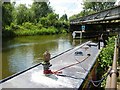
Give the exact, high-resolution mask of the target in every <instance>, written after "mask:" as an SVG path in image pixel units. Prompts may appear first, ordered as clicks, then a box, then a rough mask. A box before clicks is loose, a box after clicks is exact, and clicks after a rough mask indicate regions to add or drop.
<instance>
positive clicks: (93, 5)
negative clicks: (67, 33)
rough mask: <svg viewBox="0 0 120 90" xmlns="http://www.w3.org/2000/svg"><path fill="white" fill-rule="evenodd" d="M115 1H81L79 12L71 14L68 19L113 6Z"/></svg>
mask: <svg viewBox="0 0 120 90" xmlns="http://www.w3.org/2000/svg"><path fill="white" fill-rule="evenodd" d="M114 4H115V2H86V0H84V2H83V11H81V12H80V13H78V14H76V15H73V16H71V17H70V19H75V18H79V17H83V16H86V15H89V14H93V13H96V12H99V11H102V10H105V9H108V8H111V7H114Z"/></svg>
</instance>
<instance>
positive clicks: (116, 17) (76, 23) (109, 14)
mask: <svg viewBox="0 0 120 90" xmlns="http://www.w3.org/2000/svg"><path fill="white" fill-rule="evenodd" d="M82 25H86V26H87V29H88V27H91V26H92V25H93V27H94V26H95V25H101V27H102V28H103V30H106V29H107V28H116V27H120V6H115V7H113V8H110V9H107V10H103V11H100V12H97V13H94V14H90V15H87V16H84V17H80V18H76V19H72V20H70V30H71V31H76V30H81V28H80V27H81V26H82ZM89 29H95V28H89Z"/></svg>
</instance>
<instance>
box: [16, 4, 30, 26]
mask: <svg viewBox="0 0 120 90" xmlns="http://www.w3.org/2000/svg"><path fill="white" fill-rule="evenodd" d="M29 14H30V13H29V10H28V8H27V7H26V6H25V4H20V5H19V6H18V7H17V9H16V23H17V24H22V23H24V22H27V21H29Z"/></svg>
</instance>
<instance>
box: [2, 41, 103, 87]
mask: <svg viewBox="0 0 120 90" xmlns="http://www.w3.org/2000/svg"><path fill="white" fill-rule="evenodd" d="M88 44H89V45H91V46H89V45H88ZM102 47H103V43H101V48H102ZM100 51H101V49H98V46H97V44H96V43H93V42H90V41H88V42H86V43H84V44H82V45H79V46H77V47H75V48H73V49H71V50H68V51H66V52H64V53H62V54H60V55H58V56H57V57H55V58H52V59H51V61H50V62H51V64H52V66H51V67H50V68H51V70H52V71H61V72H62V73H60V74H59V75H55V74H51V75H48V76H45V75H44V74H43V67H42V65H38V66H36V67H34V68H32V69H30V70H28V71H26V72H24V73H21V74H20V75H17V76H15V77H13V78H11V79H9V80H7V81H5V82H3V83H1V85H2V88H76V89H77V88H79V87H80V86H81V85H82V83H83V81H84V79H85V78H86V76H87V75H88V73H89V71H90V70H91V68H92V66H93V65H94V63H95V61H96V58H97V57H98V55H99V53H100ZM75 52H76V53H75ZM79 52H82V54H81V53H79ZM88 54H90V56H88Z"/></svg>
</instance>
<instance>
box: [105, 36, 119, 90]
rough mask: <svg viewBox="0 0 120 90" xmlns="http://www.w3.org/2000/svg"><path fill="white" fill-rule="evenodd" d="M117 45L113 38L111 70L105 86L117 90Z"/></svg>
mask: <svg viewBox="0 0 120 90" xmlns="http://www.w3.org/2000/svg"><path fill="white" fill-rule="evenodd" d="M117 46H118V43H117V38H115V49H114V57H113V63H112V70H111V72H110V75H109V76H108V77H107V80H106V88H107V89H108V88H111V89H113V90H117V76H118V71H117V60H118V47H117Z"/></svg>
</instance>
